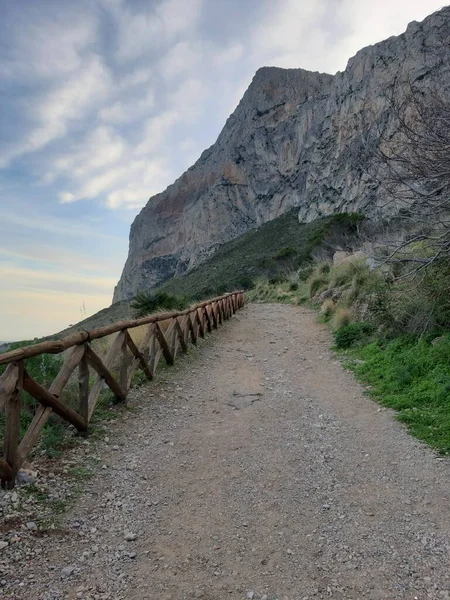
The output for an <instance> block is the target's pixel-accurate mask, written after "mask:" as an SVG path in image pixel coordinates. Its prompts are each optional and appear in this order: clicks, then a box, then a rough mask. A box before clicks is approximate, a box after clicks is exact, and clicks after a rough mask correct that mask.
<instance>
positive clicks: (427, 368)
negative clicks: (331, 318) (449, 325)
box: [346, 334, 450, 454]
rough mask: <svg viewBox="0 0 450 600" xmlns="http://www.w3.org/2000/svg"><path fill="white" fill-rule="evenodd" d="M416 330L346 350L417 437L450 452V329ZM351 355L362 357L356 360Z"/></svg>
mask: <svg viewBox="0 0 450 600" xmlns="http://www.w3.org/2000/svg"><path fill="white" fill-rule="evenodd" d="M432 340H433V336H428V338H427V339H423V338H422V339H418V338H417V337H415V336H411V335H402V336H398V337H396V338H394V339H392V340H381V339H376V340H374V341H371V342H369V343H362V344H361V343H360V344H359V345H358V344H356V345H355V346H354V347H353V348H351V349H350V350H349V351H348V352H347V353H346V356H347V357H348V358H349V359H350V360H349V362H348V366H349V368H351V369H352V370H353V371H354V372H355V374H356V377H357V378H358V379H359V380H360V381H361V382H362V383H364V384H367V385H369V386H370V392H369V393H370V396H371V397H372V398H373V399H374V400H376V401H377V402H379V403H380V404H382V405H383V406H387V407H389V408H392V409H394V410H396V411H398V419H399V420H400V421H401V422H402V423H404V424H405V425H406V426H407V428H408V430H409V431H410V432H411V433H412V434H413V435H414V436H416V437H417V438H419V439H421V440H423V441H424V442H426V443H427V444H429V445H430V446H431V447H433V448H435V449H436V450H438V451H439V452H441V453H443V454H448V453H450V334H447V335H445V336H442V337H441V338H439V341H438V342H437V343H435V344H433V343H431V342H432ZM351 359H358V360H357V361H355V362H354V361H352V360H351Z"/></svg>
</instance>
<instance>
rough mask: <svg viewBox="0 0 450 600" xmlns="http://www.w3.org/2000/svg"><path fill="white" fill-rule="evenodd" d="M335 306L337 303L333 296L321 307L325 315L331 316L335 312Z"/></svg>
mask: <svg viewBox="0 0 450 600" xmlns="http://www.w3.org/2000/svg"><path fill="white" fill-rule="evenodd" d="M335 308H336V305H335V303H334V302H333V300H332V299H331V298H327V299H326V300H325V301H324V302H323V304H322V306H321V307H320V312H321V314H322V315H323V316H324V317H327V318H329V317H331V315H332V314H333V312H334V309H335Z"/></svg>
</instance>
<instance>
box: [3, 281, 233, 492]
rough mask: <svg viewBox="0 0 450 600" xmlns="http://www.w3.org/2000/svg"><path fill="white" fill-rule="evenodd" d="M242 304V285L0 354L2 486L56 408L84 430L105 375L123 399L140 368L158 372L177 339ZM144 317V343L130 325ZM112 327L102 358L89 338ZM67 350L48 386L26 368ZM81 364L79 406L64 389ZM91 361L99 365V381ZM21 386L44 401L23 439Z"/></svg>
mask: <svg viewBox="0 0 450 600" xmlns="http://www.w3.org/2000/svg"><path fill="white" fill-rule="evenodd" d="M243 305H244V293H243V292H241V291H239V292H233V293H231V294H225V295H224V296H220V297H219V298H214V299H213V300H208V301H207V302H202V303H200V304H196V305H194V306H191V307H190V308H188V309H186V310H183V311H180V312H169V313H157V314H154V315H151V316H148V317H143V318H141V319H132V320H128V321H120V322H117V323H114V324H112V325H108V326H107V327H102V328H100V329H92V330H91V331H81V332H78V333H75V334H73V335H70V336H68V337H66V338H64V339H62V340H60V341H48V342H41V343H39V344H35V345H33V346H26V347H23V348H18V349H17V350H11V351H10V352H6V353H4V354H0V365H4V364H7V365H8V366H7V367H6V369H5V371H4V373H3V375H2V376H1V377H0V411H3V410H4V411H5V413H6V421H5V436H4V442H3V458H2V459H0V479H1V485H2V487H3V488H7V489H12V488H13V487H14V484H15V479H16V475H17V472H18V470H19V469H20V467H21V466H22V464H23V462H24V460H25V459H26V457H27V456H28V454H29V453H30V451H31V450H32V448H33V447H34V446H35V445H36V443H37V441H38V438H39V434H40V433H41V431H42V429H43V427H44V425H45V424H46V422H47V421H48V419H49V417H50V415H51V413H52V412H54V413H55V414H57V415H58V416H59V417H61V418H62V419H64V420H65V421H68V422H69V423H71V424H72V425H73V426H74V427H76V429H77V430H78V431H79V432H86V431H87V428H88V424H89V421H90V419H91V417H92V414H93V412H94V410H95V406H96V404H97V401H98V399H99V396H100V394H101V392H102V389H103V387H104V384H105V383H106V384H107V385H108V387H109V388H110V390H111V391H112V392H113V394H114V395H115V397H116V398H117V399H118V400H119V401H125V400H126V397H127V393H128V390H129V389H130V387H131V383H132V378H133V375H134V373H135V372H136V370H137V369H142V371H143V372H144V373H145V375H146V377H147V378H148V379H150V380H151V379H153V376H154V374H155V371H156V367H157V365H158V361H159V360H160V358H161V356H163V357H164V359H165V360H166V362H167V364H169V365H172V364H173V362H174V360H175V357H176V354H177V350H178V348H179V347H181V349H182V351H183V352H187V350H188V345H189V341H190V342H192V344H196V343H197V339H198V336H200V337H204V336H205V333H206V332H207V331H212V330H213V329H217V328H218V326H219V325H220V324H221V323H222V322H223V321H224V320H226V319H229V318H230V317H231V316H232V315H233V314H234V313H235V312H236V311H237V310H238V309H239V308H241V307H242V306H243ZM143 325H148V327H147V328H146V331H145V334H144V338H143V341H142V342H141V344H140V345H139V347H138V345H137V344H136V343H135V342H134V341H133V339H132V337H131V336H130V333H129V331H128V330H129V329H133V328H135V327H140V326H143ZM113 333H117V335H116V337H115V338H114V340H113V342H112V343H111V345H110V347H109V350H108V352H107V354H106V357H105V358H104V359H102V358H100V356H99V355H98V354H97V353H96V352H95V351H94V349H93V348H92V345H91V341H93V340H96V339H100V338H104V337H105V336H109V335H111V334H113ZM64 351H67V352H66V354H65V357H64V362H63V364H62V367H61V369H60V371H59V373H58V374H57V376H56V377H55V379H54V380H53V382H52V384H51V385H50V386H49V388H48V389H47V388H45V387H44V386H42V385H41V384H40V383H38V382H37V381H36V380H35V379H34V378H33V377H31V376H30V374H29V373H28V372H27V365H26V360H27V358H31V357H34V356H39V355H42V354H60V353H62V352H64ZM113 366H114V372H116V371H117V372H118V376H116V377H115V376H114V375H113V372H112V371H113ZM77 367H78V389H79V395H78V402H77V404H78V410H75V409H74V408H71V407H70V406H68V405H67V403H65V402H64V401H63V400H62V399H61V394H62V392H63V390H64V387H65V386H66V384H67V383H68V382H69V379H71V378H72V375H73V374H74V371H75V369H76V368H77ZM90 369H93V372H95V379H94V381H93V382H92V381H91V373H90ZM72 381H73V378H72ZM22 390H25V391H26V392H28V394H30V395H31V396H32V397H33V398H35V399H36V400H37V401H38V403H39V405H38V408H37V409H36V411H35V414H34V417H33V420H32V422H31V424H30V425H29V427H28V429H27V431H26V433H25V435H24V436H23V437H22V439H20V415H21V409H22V401H21V395H22Z"/></svg>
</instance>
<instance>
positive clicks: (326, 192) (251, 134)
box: [113, 7, 450, 302]
mask: <svg viewBox="0 0 450 600" xmlns="http://www.w3.org/2000/svg"><path fill="white" fill-rule="evenodd" d="M449 43H450V7H447V8H444V9H442V10H441V11H439V12H437V13H434V14H433V15H431V16H430V17H428V18H427V19H425V20H424V21H423V22H422V23H416V22H413V23H411V24H410V25H409V26H408V28H407V31H406V32H405V33H404V34H402V35H400V36H398V37H392V38H389V39H387V40H385V41H383V42H380V43H379V44H376V45H374V46H370V47H368V48H364V49H363V50H361V51H360V52H358V53H357V54H356V56H355V57H353V58H352V59H350V61H349V62H348V65H347V68H346V69H345V71H344V72H342V73H341V72H338V73H337V74H336V75H334V76H333V75H327V74H321V73H312V72H309V71H304V70H303V69H279V68H275V67H264V68H262V69H260V70H259V71H257V73H256V75H255V77H254V78H253V81H252V82H251V84H250V87H249V88H248V90H247V91H246V93H245V94H244V96H243V98H242V100H241V102H240V103H239V105H238V107H237V108H236V110H235V111H234V113H233V114H232V115H231V116H230V117H229V119H228V120H227V122H226V124H225V127H224V128H223V130H222V132H221V134H220V135H219V137H218V139H217V142H216V143H215V144H214V145H213V146H211V148H209V149H208V150H205V151H204V152H203V154H202V155H201V157H200V158H199V160H198V161H197V162H196V163H195V164H194V165H193V166H192V167H191V168H190V169H188V170H187V171H186V172H185V173H184V174H183V175H182V176H181V177H180V178H179V179H178V180H177V181H175V183H174V184H173V185H171V186H169V187H168V188H167V190H165V191H164V192H163V193H161V194H158V195H156V196H154V197H153V198H150V200H149V202H148V203H147V205H146V206H145V207H144V208H143V209H142V211H141V212H140V214H139V215H138V216H137V217H136V219H135V221H134V223H133V224H132V226H131V232H130V248H129V255H128V259H127V261H126V264H125V267H124V270H123V273H122V276H121V279H120V281H119V283H118V284H117V286H116V289H115V291H114V299H113V301H114V302H116V301H118V300H123V299H126V298H132V297H133V296H134V295H135V294H136V293H137V292H139V291H142V290H146V289H149V288H151V287H154V286H156V285H158V284H159V283H161V282H163V281H164V280H166V279H168V278H170V277H172V276H174V275H177V274H181V273H183V272H185V271H187V270H189V269H190V268H191V267H193V266H194V265H196V264H197V263H199V262H201V261H202V260H204V259H205V258H206V257H208V256H210V255H211V254H212V253H213V252H214V251H215V250H216V249H217V247H218V246H219V245H221V244H223V243H224V242H227V241H229V240H230V239H232V238H234V237H237V236H239V235H241V234H243V233H245V232H246V231H248V230H249V229H251V228H254V227H257V226H259V225H260V224H262V223H264V222H266V221H269V220H271V219H274V218H276V217H278V216H279V215H280V214H282V213H284V212H286V211H287V210H289V209H291V208H292V207H298V210H299V218H300V220H303V221H310V220H313V219H315V218H317V217H318V216H322V215H327V214H331V213H334V212H345V211H348V212H352V211H358V212H364V213H366V214H368V215H369V216H376V215H377V214H379V213H380V211H383V212H384V213H385V212H386V207H385V206H384V204H385V203H384V202H383V199H382V197H381V193H380V191H379V190H378V189H377V188H376V187H374V184H373V182H371V180H370V179H369V178H368V177H367V175H365V170H364V169H360V168H357V167H356V165H355V162H354V160H352V157H353V155H354V149H355V147H356V145H357V144H358V143H359V139H360V134H361V128H362V123H364V124H367V120H368V119H371V120H372V121H373V127H374V129H375V128H377V127H379V126H380V125H381V124H383V126H384V125H385V121H386V120H387V121H389V118H390V117H389V111H388V110H387V101H386V91H387V89H389V88H390V87H392V86H393V84H394V82H407V81H412V82H416V81H420V84H421V85H422V86H423V87H424V89H426V88H430V87H431V86H432V85H433V84H434V83H435V82H437V84H438V85H442V82H443V81H445V82H447V83H448V84H450V71H449V60H448V55H449V49H450V47H449ZM368 160H370V158H369V159H368ZM391 210H395V207H391Z"/></svg>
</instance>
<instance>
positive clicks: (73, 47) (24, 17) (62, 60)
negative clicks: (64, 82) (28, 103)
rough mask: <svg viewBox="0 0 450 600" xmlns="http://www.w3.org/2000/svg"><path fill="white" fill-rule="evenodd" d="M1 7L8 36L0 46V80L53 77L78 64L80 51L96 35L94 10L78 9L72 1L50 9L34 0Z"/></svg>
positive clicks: (67, 72) (51, 78) (80, 57)
mask: <svg viewBox="0 0 450 600" xmlns="http://www.w3.org/2000/svg"><path fill="white" fill-rule="evenodd" d="M13 6H14V4H13V3H11V7H13ZM11 7H10V9H11ZM3 8H4V11H3V12H2V19H3V22H4V24H5V26H7V32H8V34H7V35H8V37H9V43H8V44H7V45H4V46H2V51H3V58H2V60H1V62H0V77H1V78H2V79H3V80H4V79H9V80H12V81H23V80H24V79H25V80H27V81H28V82H30V81H33V80H40V79H49V80H54V79H55V78H56V77H60V76H64V75H67V74H69V73H71V72H73V71H76V70H77V69H79V68H80V67H81V64H82V56H81V53H82V51H83V50H84V48H86V46H87V45H88V44H90V43H91V42H92V40H93V39H95V38H96V35H97V20H96V15H95V13H94V12H85V11H83V10H80V8H81V7H80V8H79V9H78V10H77V9H76V8H75V6H74V5H72V6H70V5H67V4H66V6H65V7H63V6H62V3H61V5H60V6H58V5H57V4H55V5H54V6H53V7H52V10H51V11H49V12H47V11H45V10H42V8H43V7H40V6H38V4H37V3H36V4H34V3H29V4H28V5H27V7H26V10H24V7H23V6H20V5H19V4H17V5H16V6H15V7H14V8H15V10H10V11H8V10H6V6H4V7H3Z"/></svg>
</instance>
